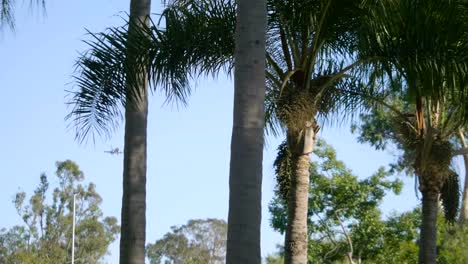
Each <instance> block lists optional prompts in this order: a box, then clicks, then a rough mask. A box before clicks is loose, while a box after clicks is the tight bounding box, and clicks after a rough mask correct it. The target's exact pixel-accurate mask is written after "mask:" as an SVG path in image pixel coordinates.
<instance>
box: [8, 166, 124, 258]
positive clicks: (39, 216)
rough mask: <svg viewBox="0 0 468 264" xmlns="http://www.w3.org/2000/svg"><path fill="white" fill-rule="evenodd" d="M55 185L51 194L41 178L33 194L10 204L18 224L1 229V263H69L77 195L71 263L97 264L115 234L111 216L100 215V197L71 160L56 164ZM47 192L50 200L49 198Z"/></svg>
mask: <svg viewBox="0 0 468 264" xmlns="http://www.w3.org/2000/svg"><path fill="white" fill-rule="evenodd" d="M56 167H57V170H56V177H57V179H58V186H57V187H56V188H54V189H53V190H52V192H50V191H49V190H50V189H49V187H50V186H49V181H48V179H47V176H46V175H45V174H42V175H41V176H40V183H39V185H38V187H37V188H36V190H35V191H34V193H33V195H32V196H30V197H29V199H28V197H27V195H26V193H24V192H19V193H17V194H16V196H15V199H14V201H13V202H14V205H15V207H16V210H17V212H18V214H19V216H20V217H21V218H22V220H23V225H17V226H14V227H13V228H11V229H8V230H7V229H2V230H0V262H1V263H5V264H15V263H22V264H41V263H44V264H45V263H68V262H69V261H70V250H71V236H72V219H73V218H72V210H73V195H74V194H76V227H75V228H76V229H75V263H77V264H93V263H95V264H97V263H100V260H101V259H102V257H104V256H105V255H106V254H107V248H108V246H109V245H110V243H112V242H113V241H114V240H115V239H116V237H117V234H118V233H119V231H120V228H119V225H118V223H117V219H116V218H115V217H103V214H102V211H101V209H100V204H101V202H102V199H101V197H100V196H99V194H98V193H97V192H96V186H95V185H94V184H93V183H90V184H83V183H82V181H83V180H84V174H83V172H82V171H80V169H79V167H78V165H77V164H76V163H74V162H73V161H70V160H66V161H63V162H57V163H56ZM50 194H51V197H49V195H50Z"/></svg>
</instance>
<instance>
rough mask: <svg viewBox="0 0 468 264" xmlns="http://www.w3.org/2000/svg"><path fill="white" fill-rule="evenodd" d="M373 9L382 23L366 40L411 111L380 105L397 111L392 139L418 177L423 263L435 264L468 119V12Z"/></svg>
mask: <svg viewBox="0 0 468 264" xmlns="http://www.w3.org/2000/svg"><path fill="white" fill-rule="evenodd" d="M370 10H372V12H373V14H372V15H370V16H373V18H374V19H372V18H371V19H370V20H369V21H372V23H369V24H367V25H366V26H364V28H366V30H368V31H369V32H374V33H375V34H372V35H369V37H368V38H367V39H365V41H364V43H365V46H367V50H366V51H367V52H368V54H367V55H368V56H378V57H380V58H382V60H380V63H381V64H380V66H381V70H382V71H381V72H380V73H385V74H384V77H382V78H381V79H380V80H381V81H382V83H389V84H390V85H391V86H392V87H393V88H395V89H393V90H392V94H394V93H395V92H396V94H397V98H399V99H401V100H403V101H404V102H405V105H407V106H408V108H406V109H405V111H406V112H399V111H398V109H397V108H396V107H395V106H394V105H390V104H385V102H384V101H383V100H380V101H379V100H376V101H378V103H381V104H382V103H383V104H384V107H385V108H386V109H387V110H390V111H393V112H394V113H395V116H396V117H397V118H396V119H395V120H397V122H394V123H393V124H392V126H395V129H394V134H393V135H392V136H393V137H395V138H396V139H397V140H396V141H398V142H399V144H400V146H401V148H402V150H403V151H404V159H405V160H406V161H407V162H406V165H407V166H409V167H411V169H412V170H413V171H414V173H415V175H417V177H418V180H419V189H420V191H421V193H422V210H423V212H422V213H423V219H422V225H421V238H420V251H419V252H420V254H419V263H422V264H423V263H424V264H433V263H436V255H437V251H436V235H437V232H436V221H437V212H438V205H439V194H440V193H441V190H442V188H443V185H444V183H445V182H446V181H447V180H448V179H449V178H450V176H451V175H452V172H451V169H450V163H451V159H452V156H453V155H454V154H455V152H454V149H453V146H452V144H451V143H450V142H449V140H450V139H451V138H453V137H454V136H455V135H456V133H457V132H458V130H459V129H460V128H462V127H463V126H464V124H465V123H466V120H467V117H468V112H467V111H466V109H467V108H466V106H467V105H466V103H467V99H468V98H467V92H466V89H465V87H466V84H467V83H466V81H467V76H466V74H465V73H466V69H467V67H468V64H467V62H468V60H467V59H468V57H467V53H466V50H467V45H468V42H467V39H466V32H468V31H467V29H468V28H467V24H466V22H465V21H466V16H467V14H468V13H467V9H466V6H465V5H464V3H463V2H462V1H445V0H430V1H429V0H426V1H412V0H399V1H378V2H377V1H376V2H375V5H374V7H373V8H371V9H370ZM448 28H450V30H447V29H448ZM380 73H377V74H380ZM374 77H375V75H374ZM395 84H397V85H395ZM409 113H411V114H409Z"/></svg>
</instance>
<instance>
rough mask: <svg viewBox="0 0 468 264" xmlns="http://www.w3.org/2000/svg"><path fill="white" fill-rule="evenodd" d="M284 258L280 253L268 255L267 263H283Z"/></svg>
mask: <svg viewBox="0 0 468 264" xmlns="http://www.w3.org/2000/svg"><path fill="white" fill-rule="evenodd" d="M283 263H284V258H283V257H282V256H280V255H279V254H272V255H268V256H267V257H266V264H283Z"/></svg>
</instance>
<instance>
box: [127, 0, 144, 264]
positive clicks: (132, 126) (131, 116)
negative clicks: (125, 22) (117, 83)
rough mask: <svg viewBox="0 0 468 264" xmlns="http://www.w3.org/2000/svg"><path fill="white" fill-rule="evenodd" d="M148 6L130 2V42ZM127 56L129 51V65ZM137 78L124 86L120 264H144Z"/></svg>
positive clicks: (141, 122)
mask: <svg viewBox="0 0 468 264" xmlns="http://www.w3.org/2000/svg"><path fill="white" fill-rule="evenodd" d="M150 3H151V1H150V0H131V3H130V20H131V23H130V26H129V29H128V30H129V36H130V38H129V39H130V41H131V35H132V31H133V30H135V29H134V27H138V26H140V25H141V23H140V22H143V23H144V22H147V18H148V16H149V14H150V9H151V4H150ZM131 53H132V51H131V50H129V54H128V57H129V58H128V59H129V63H131V59H132V55H131ZM137 78H138V80H139V84H138V85H137V87H134V86H132V87H130V85H129V84H127V102H126V106H125V146H124V166H123V167H124V168H123V195H122V213H121V221H122V227H121V235H120V264H144V263H145V243H146V241H145V239H146V237H145V236H146V136H147V119H148V84H147V76H146V74H145V73H141V74H140V75H138V76H137Z"/></svg>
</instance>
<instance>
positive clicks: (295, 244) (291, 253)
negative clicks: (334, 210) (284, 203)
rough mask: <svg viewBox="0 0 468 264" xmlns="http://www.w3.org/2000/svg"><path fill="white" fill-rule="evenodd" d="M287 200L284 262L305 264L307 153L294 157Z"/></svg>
mask: <svg viewBox="0 0 468 264" xmlns="http://www.w3.org/2000/svg"><path fill="white" fill-rule="evenodd" d="M294 162H295V165H294V166H295V168H294V175H293V177H292V179H291V187H290V189H289V200H288V225H287V230H286V238H285V259H284V263H285V264H307V210H308V197H309V181H310V171H309V169H310V158H309V155H308V154H305V155H300V156H299V157H297V158H296V159H295V161H294Z"/></svg>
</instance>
